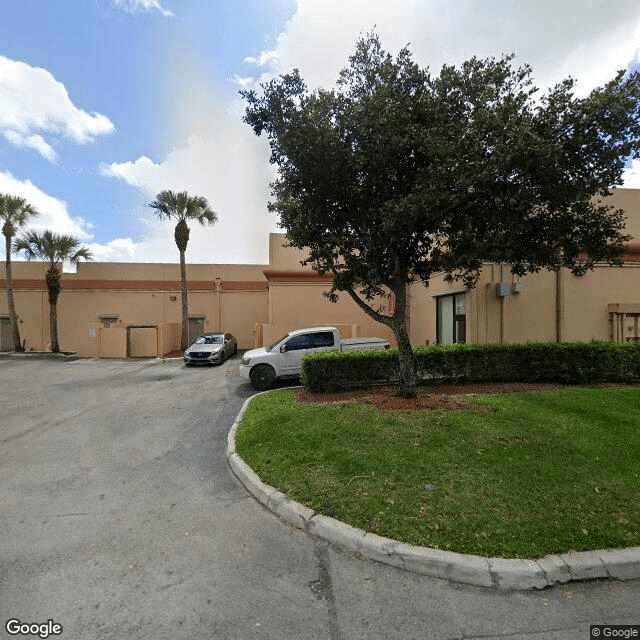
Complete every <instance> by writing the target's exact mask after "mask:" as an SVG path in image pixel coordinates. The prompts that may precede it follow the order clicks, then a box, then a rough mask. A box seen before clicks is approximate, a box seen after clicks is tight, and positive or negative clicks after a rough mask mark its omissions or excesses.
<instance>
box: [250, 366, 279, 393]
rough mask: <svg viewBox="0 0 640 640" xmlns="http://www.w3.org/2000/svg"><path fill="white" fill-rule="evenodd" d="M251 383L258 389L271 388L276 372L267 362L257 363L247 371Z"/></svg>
mask: <svg viewBox="0 0 640 640" xmlns="http://www.w3.org/2000/svg"><path fill="white" fill-rule="evenodd" d="M249 379H250V380H251V384H252V385H253V386H254V387H255V388H256V389H257V390H258V391H266V390H267V389H271V387H273V385H274V383H275V381H276V372H275V371H274V370H273V367H270V366H269V365H268V364H257V365H256V366H255V367H253V369H251V372H250V373H249Z"/></svg>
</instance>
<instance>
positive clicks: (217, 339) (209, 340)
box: [193, 336, 223, 344]
mask: <svg viewBox="0 0 640 640" xmlns="http://www.w3.org/2000/svg"><path fill="white" fill-rule="evenodd" d="M222 342H223V340H222V336H200V337H199V338H196V340H195V342H194V343H193V344H222Z"/></svg>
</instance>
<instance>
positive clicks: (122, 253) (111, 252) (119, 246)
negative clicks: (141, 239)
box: [87, 238, 141, 262]
mask: <svg viewBox="0 0 640 640" xmlns="http://www.w3.org/2000/svg"><path fill="white" fill-rule="evenodd" d="M87 247H89V250H90V251H91V253H92V254H93V259H94V260H95V261H96V262H136V256H137V254H138V253H139V251H140V247H141V243H136V242H134V241H133V240H132V239H131V238H117V239H116V240H111V242H107V244H99V243H97V242H89V243H88V244H87Z"/></svg>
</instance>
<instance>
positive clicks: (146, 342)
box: [127, 326, 158, 358]
mask: <svg viewBox="0 0 640 640" xmlns="http://www.w3.org/2000/svg"><path fill="white" fill-rule="evenodd" d="M127 333H128V339H127V352H128V353H127V355H128V356H129V357H130V358H156V357H157V356H158V327H149V326H146V327H128V328H127Z"/></svg>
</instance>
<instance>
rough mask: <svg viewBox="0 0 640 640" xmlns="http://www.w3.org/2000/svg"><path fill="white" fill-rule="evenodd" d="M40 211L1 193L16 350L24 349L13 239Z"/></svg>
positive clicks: (0, 213) (1, 213) (6, 283)
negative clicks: (15, 295) (15, 287)
mask: <svg viewBox="0 0 640 640" xmlns="http://www.w3.org/2000/svg"><path fill="white" fill-rule="evenodd" d="M37 214H38V212H37V211H36V210H35V209H34V208H33V207H32V206H31V205H30V204H29V203H28V202H27V201H26V200H25V199H24V198H20V197H18V196H8V195H5V194H3V193H0V220H2V221H3V222H4V224H3V225H2V233H3V234H4V238H5V247H6V254H5V256H6V257H5V272H6V278H5V285H6V287H7V303H8V305H9V316H10V318H11V327H12V331H13V349H14V351H24V347H23V346H22V341H21V340H20V329H19V327H18V316H17V315H16V306H15V303H14V300H13V276H12V274H11V241H12V240H13V236H15V235H16V232H17V231H18V229H19V228H20V227H21V226H22V225H24V224H25V223H26V222H27V220H28V219H29V218H31V217H32V216H35V215H37Z"/></svg>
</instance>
